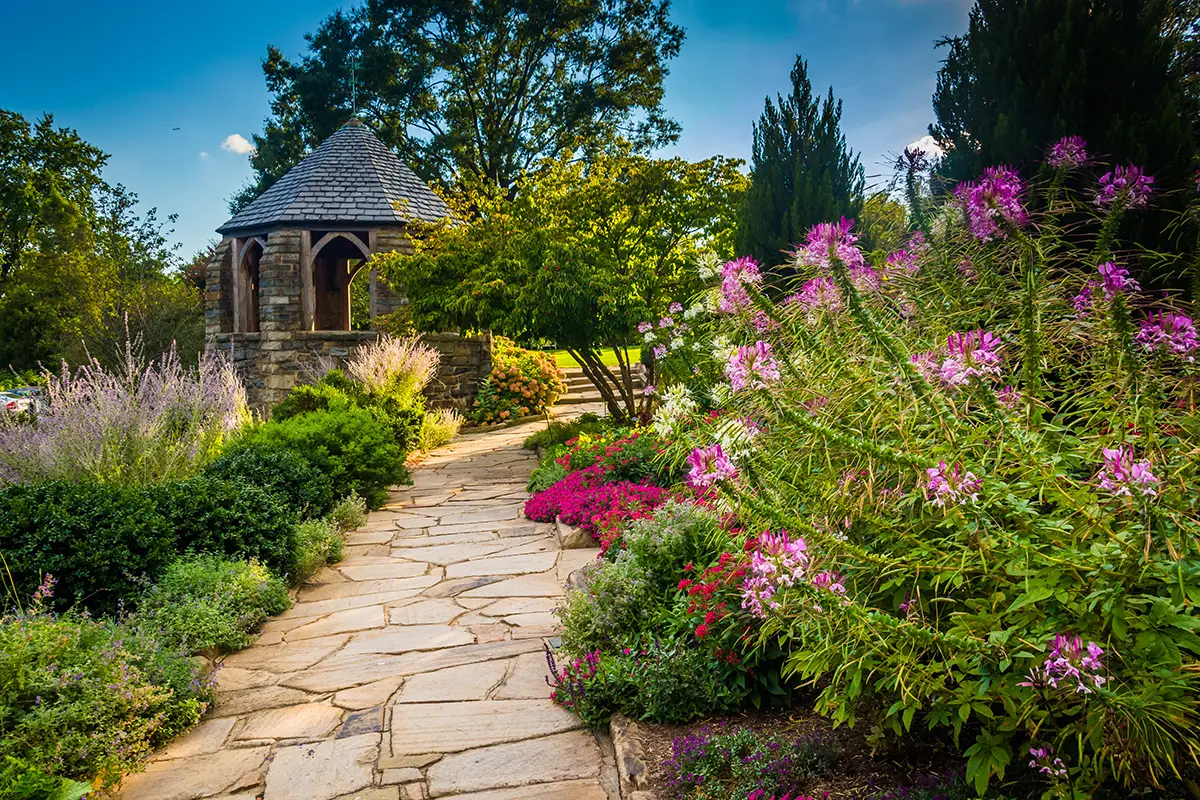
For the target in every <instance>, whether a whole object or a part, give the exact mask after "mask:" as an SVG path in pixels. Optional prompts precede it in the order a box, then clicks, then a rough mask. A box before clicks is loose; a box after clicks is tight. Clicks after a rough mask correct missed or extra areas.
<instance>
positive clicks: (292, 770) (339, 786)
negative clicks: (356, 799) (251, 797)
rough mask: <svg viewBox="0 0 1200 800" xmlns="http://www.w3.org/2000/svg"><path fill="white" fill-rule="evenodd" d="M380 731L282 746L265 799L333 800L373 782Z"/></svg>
mask: <svg viewBox="0 0 1200 800" xmlns="http://www.w3.org/2000/svg"><path fill="white" fill-rule="evenodd" d="M378 757H379V734H377V733H368V734H364V735H362V736H351V737H349V738H347V739H333V740H330V741H325V742H318V743H314V744H300V745H293V746H291V747H283V748H280V749H279V750H278V751H276V753H275V757H274V758H273V759H272V760H271V767H270V769H268V770H267V788H266V791H265V792H264V793H263V800H333V798H335V797H341V796H342V795H345V794H349V793H350V792H357V791H360V790H362V789H366V788H368V787H370V786H371V784H372V783H373V782H374V766H375V760H376V759H377V758H378Z"/></svg>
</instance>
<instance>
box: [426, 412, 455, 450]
mask: <svg viewBox="0 0 1200 800" xmlns="http://www.w3.org/2000/svg"><path fill="white" fill-rule="evenodd" d="M463 422H464V420H463V418H462V415H460V414H459V413H458V412H457V411H455V410H454V409H450V408H439V409H438V410H436V411H431V412H429V413H427V414H426V415H425V420H424V422H422V423H421V451H422V452H428V451H430V450H433V449H434V448H436V447H441V446H442V445H444V444H448V443H449V442H451V441H452V440H453V439H454V437H455V436H458V432H459V430H461V429H462V426H463Z"/></svg>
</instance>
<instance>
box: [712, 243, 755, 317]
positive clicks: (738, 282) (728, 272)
mask: <svg viewBox="0 0 1200 800" xmlns="http://www.w3.org/2000/svg"><path fill="white" fill-rule="evenodd" d="M760 283H762V273H761V272H759V267H758V262H757V261H755V260H754V259H753V258H750V257H749V256H743V257H741V258H736V259H734V260H733V261H730V262H729V263H727V264H726V265H725V266H724V267H722V268H721V299H720V300H718V301H717V308H718V309H720V310H721V312H722V313H724V314H733V313H735V312H738V311H741V310H743V309H746V308H749V307H750V306H752V305H754V301H753V300H751V299H750V292H749V291H747V290H746V287H747V286H754V285H758V284H760Z"/></svg>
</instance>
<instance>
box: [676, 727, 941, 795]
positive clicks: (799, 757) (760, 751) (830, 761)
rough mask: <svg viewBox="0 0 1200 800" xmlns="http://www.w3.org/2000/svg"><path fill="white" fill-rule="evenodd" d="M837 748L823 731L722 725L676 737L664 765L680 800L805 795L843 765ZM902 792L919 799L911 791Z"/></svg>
mask: <svg viewBox="0 0 1200 800" xmlns="http://www.w3.org/2000/svg"><path fill="white" fill-rule="evenodd" d="M838 749H839V748H838V746H837V742H836V740H834V739H833V738H832V737H830V736H828V735H822V734H819V733H817V734H808V735H806V736H797V737H787V736H782V735H774V736H767V735H764V734H760V733H756V732H755V731H752V730H750V729H748V728H735V729H732V730H731V729H728V728H726V727H724V726H723V725H719V726H717V727H715V728H709V727H705V728H702V729H700V730H699V731H697V732H695V733H691V734H687V735H684V736H681V737H680V738H678V739H676V740H675V747H674V751H675V753H674V757H673V758H671V759H670V760H668V761H667V762H666V763H665V764H664V767H665V768H666V771H667V776H668V777H667V783H668V785H669V786H670V787H671V789H672V796H673V797H674V798H677V800H726V798H733V797H737V798H742V797H760V796H761V797H792V796H794V797H797V798H800V797H801V792H802V791H803V790H804V789H805V788H811V787H813V785H814V784H813V783H812V781H813V779H815V778H822V777H826V776H828V775H829V774H830V773H832V772H834V771H835V770H836V769H837V768H838V766H839V764H838V757H839V752H838ZM793 792H794V793H795V794H794V795H793V794H792V793H793ZM758 793H761V794H758ZM903 796H904V797H905V798H911V800H918V798H917V797H915V796H913V795H912V794H911V793H910V794H905V795H903ZM921 800H923V798H922V799H921ZM942 800H950V799H949V798H942ZM955 800H957V798H956V799H955Z"/></svg>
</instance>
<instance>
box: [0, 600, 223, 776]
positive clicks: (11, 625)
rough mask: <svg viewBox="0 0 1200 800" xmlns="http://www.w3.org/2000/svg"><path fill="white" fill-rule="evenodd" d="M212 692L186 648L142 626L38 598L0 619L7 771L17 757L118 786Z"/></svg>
mask: <svg viewBox="0 0 1200 800" xmlns="http://www.w3.org/2000/svg"><path fill="white" fill-rule="evenodd" d="M211 700H212V690H211V688H210V681H209V680H208V679H207V677H206V676H204V675H202V674H201V673H200V671H199V667H197V666H196V665H195V664H194V663H193V662H192V661H191V660H190V659H188V658H187V657H186V654H184V653H182V652H180V651H178V650H176V649H173V648H168V647H165V646H164V645H163V644H162V643H161V642H159V641H158V640H156V639H154V638H152V637H150V636H148V635H146V634H145V633H142V632H140V631H138V630H136V629H133V628H130V627H128V626H125V625H118V624H116V623H112V622H105V621H100V620H96V619H90V618H87V617H85V616H81V615H76V614H73V613H68V614H65V615H62V616H53V615H51V614H48V613H45V612H44V611H42V610H41V609H40V607H39V606H38V605H37V604H36V602H35V605H34V608H33V609H32V610H31V611H28V612H18V613H13V614H9V615H7V616H5V617H3V618H0V709H2V710H3V713H2V714H0V758H2V759H4V760H5V764H6V771H5V773H0V774H6V775H8V774H10V773H8V772H7V770H8V769H14V767H13V765H12V762H11V761H8V759H9V757H16V758H18V759H20V760H21V761H22V762H23V764H22V766H21V767H19V768H15V769H16V770H17V772H18V774H20V773H21V771H24V772H25V774H29V773H32V772H34V771H40V772H42V773H44V774H48V775H56V776H62V777H65V778H70V779H80V780H91V779H92V778H93V776H95V778H96V781H97V786H98V787H111V786H112V785H114V784H115V783H116V782H117V780H118V779H119V778H120V776H121V774H122V773H123V772H127V771H132V770H136V769H138V768H140V767H141V765H142V764H143V763H144V761H145V759H146V758H147V756H148V755H149V754H150V751H151V750H152V749H153V748H155V747H158V746H160V745H162V744H165V743H166V742H167V741H168V740H170V739H171V738H172V737H173V736H176V735H178V734H179V733H180V732H182V731H183V730H185V729H186V728H188V727H189V726H191V725H193V724H195V722H196V721H198V720H199V719H200V716H201V715H202V714H203V712H204V709H205V707H206V705H207V704H208V703H209V702H210V701H211ZM17 785H18V786H19V785H20V783H18V784H17ZM16 796H17V797H20V796H21V795H16ZM32 796H33V797H37V796H38V795H32ZM49 796H50V797H53V796H54V795H49ZM67 796H70V795H67Z"/></svg>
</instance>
